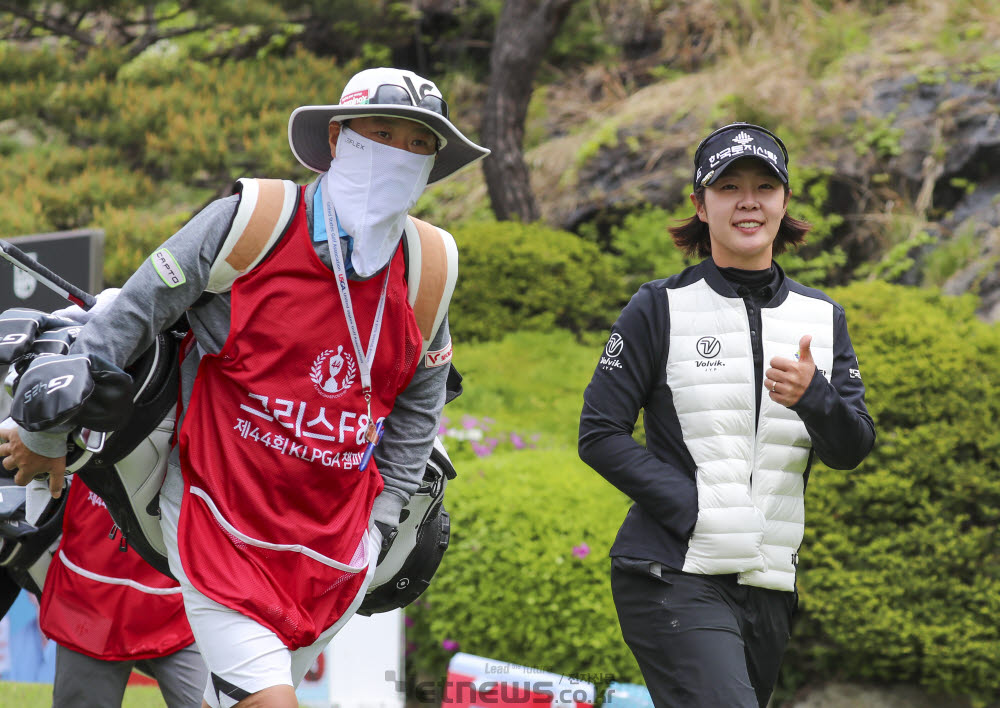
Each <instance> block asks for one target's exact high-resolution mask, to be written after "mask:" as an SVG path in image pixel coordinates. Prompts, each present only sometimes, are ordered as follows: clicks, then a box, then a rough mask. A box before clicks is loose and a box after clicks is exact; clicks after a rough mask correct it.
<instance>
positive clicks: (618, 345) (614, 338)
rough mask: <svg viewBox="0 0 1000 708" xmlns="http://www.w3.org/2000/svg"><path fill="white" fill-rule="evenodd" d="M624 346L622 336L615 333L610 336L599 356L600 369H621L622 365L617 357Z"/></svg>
mask: <svg viewBox="0 0 1000 708" xmlns="http://www.w3.org/2000/svg"><path fill="white" fill-rule="evenodd" d="M624 346H625V340H624V339H622V336H621V335H620V334H618V333H617V332H615V333H614V334H612V335H611V337H610V338H609V339H608V343H607V345H605V347H604V354H603V355H602V356H601V368H602V369H604V370H605V371H611V370H612V369H620V368H622V363H621V362H620V361H618V355H619V354H621V353H622V349H623V348H624Z"/></svg>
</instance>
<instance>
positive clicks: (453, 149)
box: [288, 67, 490, 183]
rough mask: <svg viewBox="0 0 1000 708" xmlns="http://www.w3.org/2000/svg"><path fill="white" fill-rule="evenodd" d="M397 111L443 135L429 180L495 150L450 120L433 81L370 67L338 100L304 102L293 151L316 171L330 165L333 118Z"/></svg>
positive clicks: (292, 121) (291, 134)
mask: <svg viewBox="0 0 1000 708" xmlns="http://www.w3.org/2000/svg"><path fill="white" fill-rule="evenodd" d="M364 116H394V117H398V118H408V119H410V120H414V121H417V122H418V123H421V124H423V125H425V126H427V127H428V128H429V129H430V130H432V131H433V132H434V134H435V135H436V136H437V137H438V139H439V140H440V144H439V146H438V152H437V155H436V156H435V158H434V167H433V168H432V169H431V174H430V177H429V178H428V180H427V181H428V183H431V182H437V181H438V180H439V179H442V178H444V177H447V176H448V175H450V174H451V173H452V172H455V171H456V170H460V169H462V168H463V167H465V166H466V165H470V164H472V163H473V162H476V161H477V160H481V159H483V158H484V157H486V156H487V155H489V154H490V151H489V150H487V149H486V148H484V147H481V146H479V145H476V144H475V143H474V142H472V141H471V140H469V139H468V138H466V137H465V136H464V135H462V133H461V132H460V131H459V130H458V128H456V127H455V126H454V125H452V123H451V121H449V120H448V104H447V103H445V100H444V97H443V96H442V95H441V92H440V91H439V90H438V87H437V86H435V85H434V83H433V82H432V81H428V80H427V79H425V78H423V77H421V76H418V75H417V74H414V73H413V72H412V71H407V70H405V69H391V68H387V67H381V68H378V69H365V70H364V71H362V72H359V73H357V74H355V75H354V76H353V77H352V78H351V80H350V81H348V82H347V86H345V87H344V92H343V93H342V94H341V96H340V103H338V104H337V105H333V106H299V107H298V108H296V109H295V110H294V111H292V115H291V117H290V118H289V119H288V143H289V144H290V145H291V147H292V154H293V155H295V158H296V159H297V160H298V161H299V162H301V163H302V164H303V165H304V166H306V167H308V168H309V169H310V170H313V171H315V172H326V171H327V170H328V169H329V168H330V142H329V128H328V126H329V125H330V121H334V120H336V121H342V120H348V119H350V118H362V117H364Z"/></svg>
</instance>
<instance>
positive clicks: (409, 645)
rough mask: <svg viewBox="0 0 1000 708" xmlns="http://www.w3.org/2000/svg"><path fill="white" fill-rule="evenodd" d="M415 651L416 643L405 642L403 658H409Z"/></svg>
mask: <svg viewBox="0 0 1000 708" xmlns="http://www.w3.org/2000/svg"><path fill="white" fill-rule="evenodd" d="M416 650H417V643H416V642H407V643H406V652H405V653H404V654H403V656H409V655H410V654H412V653H413V652H415V651H416Z"/></svg>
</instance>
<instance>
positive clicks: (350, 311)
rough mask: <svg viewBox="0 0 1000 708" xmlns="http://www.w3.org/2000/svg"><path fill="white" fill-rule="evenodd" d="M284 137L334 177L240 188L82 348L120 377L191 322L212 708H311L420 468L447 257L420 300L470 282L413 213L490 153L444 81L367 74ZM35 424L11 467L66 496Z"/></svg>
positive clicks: (178, 473) (184, 423)
mask: <svg viewBox="0 0 1000 708" xmlns="http://www.w3.org/2000/svg"><path fill="white" fill-rule="evenodd" d="M288 136H289V142H290V144H291V148H292V153H293V154H294V155H295V157H296V158H297V159H298V160H299V162H300V163H302V164H303V165H305V166H306V167H308V168H309V169H311V170H313V171H315V172H318V173H320V176H319V178H318V179H316V180H315V181H314V182H312V183H311V184H308V185H304V186H297V185H294V184H292V183H290V182H286V181H281V180H240V183H239V184H238V188H237V189H238V192H239V193H238V194H236V195H234V196H232V197H227V198H224V199H219V200H217V201H214V202H212V203H211V204H209V205H208V206H207V207H206V208H205V209H203V210H202V211H201V212H200V213H199V214H197V215H196V216H195V217H194V218H193V219H192V220H191V221H190V222H188V223H187V224H186V225H185V226H184V227H183V228H182V229H181V230H180V231H178V232H177V233H176V234H174V235H173V236H172V237H171V238H170V239H169V240H167V241H166V242H165V243H164V244H163V245H162V246H161V247H160V248H158V249H156V251H155V252H154V253H153V254H152V255H151V257H150V258H149V259H147V260H146V261H145V262H144V263H143V264H142V265H141V266H140V268H139V269H138V270H137V271H136V272H135V274H134V275H133V276H132V277H131V278H130V279H129V280H128V282H127V283H126V284H125V286H124V287H123V288H122V291H121V293H120V294H119V296H118V297H117V298H116V299H115V301H114V302H113V303H112V304H111V305H110V306H109V307H108V308H107V309H106V310H105V311H103V312H101V313H100V314H99V315H97V316H95V317H94V318H93V319H92V320H91V321H90V322H89V323H88V324H87V325H86V326H85V327H84V329H83V330H82V332H81V333H80V335H79V337H78V338H77V339H76V342H75V343H74V345H73V348H72V350H71V352H70V354H69V355H68V357H67V359H69V358H71V357H74V356H77V357H78V356H81V355H82V356H86V357H88V358H89V360H90V361H91V362H99V363H100V365H101V366H103V367H109V368H111V369H114V368H115V367H117V368H119V369H123V368H124V367H126V366H127V365H128V364H129V363H130V362H131V361H132V360H133V359H134V358H135V357H137V356H138V355H139V354H140V353H141V352H143V351H144V350H145V349H146V348H147V347H148V346H149V345H150V343H151V342H152V341H153V338H154V337H155V336H156V335H157V333H159V332H160V331H161V330H163V329H165V328H166V327H168V326H170V325H171V324H172V323H174V322H175V321H177V320H178V319H179V318H182V317H184V316H185V314H186V317H187V319H188V321H189V323H190V334H189V336H188V339H186V340H185V344H184V347H183V359H182V363H181V394H182V395H181V402H182V411H181V418H180V423H179V425H178V435H177V442H178V444H177V445H176V447H175V448H174V451H173V453H172V457H171V464H170V466H169V468H168V472H167V476H166V479H165V481H164V484H163V487H162V490H161V493H160V510H161V515H162V518H161V526H162V529H163V535H164V540H165V542H166V545H167V551H168V560H169V565H170V570H171V572H172V573H173V574H174V576H175V577H176V578H177V579H178V581H179V582H180V585H181V588H182V590H183V593H182V594H183V598H184V605H185V612H186V613H187V616H188V620H189V621H190V624H191V628H192V630H193V632H194V636H195V640H196V642H197V644H198V647H199V649H200V650H201V652H202V655H203V657H204V659H205V662H206V664H207V665H208V668H209V671H210V675H209V680H208V685H207V687H206V690H205V694H204V701H205V705H207V706H211V707H212V708H216V707H218V706H224V707H228V706H233V705H239V706H241V708H249V707H254V708H256V707H265V706H266V707H268V708H286V707H288V706H296V705H297V701H296V698H295V692H294V687H295V686H296V685H297V684H298V683H299V681H300V680H301V679H302V677H303V675H304V674H305V672H306V671H307V670H308V669H309V668H310V667H311V665H312V663H313V661H314V659H315V657H316V656H317V655H318V654H319V653H320V652H321V651H322V649H323V648H324V646H325V645H326V644H327V643H328V642H329V641H330V639H331V638H332V637H333V636H334V634H336V632H337V631H338V630H339V629H340V627H342V626H343V625H344V623H346V622H347V620H348V619H349V618H350V617H351V616H352V614H353V613H354V612H355V610H356V609H357V607H358V606H359V605H360V603H361V601H362V599H363V597H364V594H365V589H366V587H367V585H368V583H369V582H370V580H371V577H372V574H373V572H374V568H375V564H376V560H377V558H378V556H379V553H380V550H381V551H385V550H387V548H388V545H389V544H390V543H391V539H392V537H393V535H394V533H395V529H396V528H397V526H398V524H399V521H400V518H399V517H400V511H401V509H402V507H403V505H404V504H405V503H406V501H407V500H408V498H409V497H410V495H411V494H413V493H414V492H415V491H416V489H417V487H418V485H419V483H420V480H421V478H422V475H423V473H424V467H425V463H426V461H427V459H428V457H429V455H430V452H431V448H432V446H433V442H434V438H435V434H436V432H437V427H438V419H439V417H440V413H441V409H442V407H443V405H444V402H445V395H446V381H447V379H448V374H449V370H450V361H451V337H450V334H449V330H448V323H447V316H446V304H445V305H444V306H441V305H439V304H438V303H439V302H445V303H446V301H447V298H444V299H443V300H442V299H441V298H440V297H438V298H435V297H430V298H429V299H428V300H427V301H425V302H424V304H421V301H420V300H419V299H418V301H417V303H416V304H413V303H411V302H410V300H411V299H412V298H410V297H408V296H409V295H411V294H412V290H413V288H414V287H415V283H414V279H413V273H414V269H418V268H419V267H420V261H422V260H426V259H429V258H432V257H435V255H440V254H447V260H448V262H449V263H450V268H449V273H448V276H447V277H448V278H451V280H450V285H449V284H448V283H445V282H441V283H438V282H422V283H421V284H420V289H421V292H423V291H425V290H428V289H429V290H434V289H436V291H437V293H438V294H440V292H441V291H442V290H446V289H447V288H449V287H452V288H453V286H454V280H453V277H454V262H455V258H456V256H455V252H454V241H453V239H452V238H451V236H450V235H448V234H447V233H446V232H443V231H441V230H440V229H437V228H435V227H432V226H430V225H428V224H424V223H422V222H417V221H416V220H413V219H410V218H408V212H409V210H410V209H411V208H412V207H413V205H414V204H415V203H416V201H417V199H418V198H419V197H420V195H421V194H422V192H423V191H424V188H425V187H426V185H427V184H428V183H432V182H436V181H438V180H440V179H442V178H444V177H446V176H448V175H450V174H451V173H453V172H455V171H456V170H458V169H460V168H462V167H464V166H466V165H468V164H470V163H473V162H475V161H477V160H479V159H482V158H483V157H485V156H486V155H488V154H489V151H488V150H486V149H485V148H482V147H480V146H478V145H476V144H474V143H472V142H471V141H470V140H468V139H467V138H466V137H465V136H463V135H462V133H461V132H459V130H458V129H457V128H456V127H455V126H454V125H453V124H452V123H451V121H450V119H449V115H448V105H447V103H446V102H445V101H444V98H443V97H442V95H441V92H440V91H439V90H438V88H437V87H436V86H435V85H434V83H432V82H431V81H429V80H427V79H424V78H422V77H420V76H418V75H416V74H414V73H412V72H410V71H405V70H400V69H393V68H378V69H369V70H366V71H362V72H360V73H358V74H356V75H355V76H354V77H353V78H351V80H350V81H349V82H348V84H347V86H346V87H345V88H344V91H343V93H342V95H341V98H340V102H339V103H338V104H336V105H324V106H302V107H299V108H297V109H296V110H295V111H294V112H293V113H292V114H291V117H290V120H289V124H288ZM417 244H419V246H417ZM422 279H423V280H427V281H430V280H432V279H430V278H424V277H423V276H422ZM445 280H447V278H445ZM449 292H450V291H449ZM426 302H430V303H431V305H430V307H428V306H427V305H426ZM435 306H437V311H436V312H435V311H434V309H435ZM428 309H429V310H430V311H431V312H430V313H429V315H428V312H425V311H424V310H428ZM428 322H429V323H430V324H429V325H428V324H427V323H428ZM57 365H58V362H57V361H55V360H54V359H50V360H48V361H47V362H46V366H48V367H50V368H49V369H48V371H56V368H55V367H56V366H57ZM31 373H32V368H31V367H29V368H28V370H27V371H26V372H25V374H24V376H25V377H28V376H30V375H31ZM15 395H16V392H15ZM26 410H27V408H26ZM28 418H30V414H27V413H26V414H25V416H24V420H20V421H19V422H21V423H22V425H21V427H20V429H18V430H12V431H8V432H7V434H6V435H5V437H7V438H8V441H7V442H5V443H3V444H2V445H0V455H6V459H5V460H4V463H3V464H4V465H5V466H6V467H7V468H8V469H13V468H15V467H16V468H18V470H19V471H18V478H17V479H18V482H19V483H26V482H27V481H28V480H29V479H30V478H33V477H35V476H38V475H44V474H50V479H51V484H50V487H51V488H52V489H53V490H54V493H58V490H59V489H60V488H61V485H62V475H63V473H64V470H65V460H64V458H63V456H64V454H65V451H66V450H65V440H66V430H67V427H66V426H67V425H69V424H68V423H67V424H65V425H56V426H50V427H49V428H48V429H46V430H29V428H31V427H32V426H31V425H30V424H28V421H27V419H28ZM53 420H54V418H53Z"/></svg>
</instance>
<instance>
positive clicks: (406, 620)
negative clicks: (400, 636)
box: [403, 615, 413, 627]
mask: <svg viewBox="0 0 1000 708" xmlns="http://www.w3.org/2000/svg"><path fill="white" fill-rule="evenodd" d="M403 624H405V625H406V626H407V627H412V626H413V618H412V617H410V616H409V615H406V616H405V617H403Z"/></svg>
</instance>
